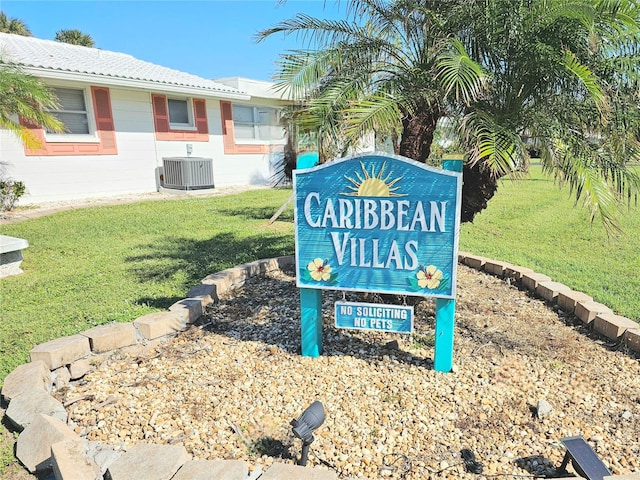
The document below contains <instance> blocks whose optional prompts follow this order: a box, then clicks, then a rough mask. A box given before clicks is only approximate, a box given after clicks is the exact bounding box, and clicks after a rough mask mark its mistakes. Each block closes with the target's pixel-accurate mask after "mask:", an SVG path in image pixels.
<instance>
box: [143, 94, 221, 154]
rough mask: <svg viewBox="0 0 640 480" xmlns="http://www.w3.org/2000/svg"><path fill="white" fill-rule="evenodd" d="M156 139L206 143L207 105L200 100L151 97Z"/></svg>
mask: <svg viewBox="0 0 640 480" xmlns="http://www.w3.org/2000/svg"><path fill="white" fill-rule="evenodd" d="M151 103H152V106H153V121H154V124H155V130H156V139H158V140H169V141H191V142H208V141H209V124H208V122H207V103H206V101H205V100H204V99H201V98H175V97H174V98H169V97H167V96H166V95H158V94H152V95H151Z"/></svg>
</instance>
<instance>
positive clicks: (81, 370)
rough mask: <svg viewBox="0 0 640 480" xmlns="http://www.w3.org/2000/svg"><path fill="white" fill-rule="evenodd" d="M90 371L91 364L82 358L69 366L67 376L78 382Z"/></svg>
mask: <svg viewBox="0 0 640 480" xmlns="http://www.w3.org/2000/svg"><path fill="white" fill-rule="evenodd" d="M91 370H92V367H91V362H90V361H89V359H87V358H82V359H80V360H77V361H75V362H73V363H71V364H70V365H69V376H70V377H71V380H78V379H79V378H82V377H84V376H85V375H86V374H87V373H89V372H90V371H91Z"/></svg>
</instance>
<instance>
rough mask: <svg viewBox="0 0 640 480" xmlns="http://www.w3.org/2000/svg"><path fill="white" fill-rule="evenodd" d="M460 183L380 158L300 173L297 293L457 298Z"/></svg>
mask: <svg viewBox="0 0 640 480" xmlns="http://www.w3.org/2000/svg"><path fill="white" fill-rule="evenodd" d="M461 177H462V174H461V173H459V172H452V171H446V170H441V169H438V168H434V167H430V166H427V165H424V164H422V163H418V162H416V161H414V160H411V159H408V158H405V157H400V156H397V155H386V154H377V153H372V154H364V155H358V156H354V157H349V158H345V159H341V160H336V161H332V162H328V163H324V164H322V165H319V166H317V167H313V168H309V169H304V170H296V171H294V195H295V208H294V217H295V229H296V233H295V235H296V269H297V275H296V277H297V286H298V287H299V288H315V289H330V290H347V291H367V292H377V293H390V294H402V295H418V296H431V297H437V298H448V299H453V298H455V287H456V267H457V263H458V262H457V256H458V234H459V230H460V228H459V227H460V208H459V207H460V202H461V198H462V178H461Z"/></svg>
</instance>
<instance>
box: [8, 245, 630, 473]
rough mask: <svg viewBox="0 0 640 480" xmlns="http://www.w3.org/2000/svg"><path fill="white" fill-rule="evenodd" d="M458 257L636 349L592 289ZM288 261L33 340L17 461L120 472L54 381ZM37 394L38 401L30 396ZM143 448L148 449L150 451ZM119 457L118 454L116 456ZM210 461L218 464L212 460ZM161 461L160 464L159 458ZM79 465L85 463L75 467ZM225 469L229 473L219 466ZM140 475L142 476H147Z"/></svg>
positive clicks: (192, 316)
mask: <svg viewBox="0 0 640 480" xmlns="http://www.w3.org/2000/svg"><path fill="white" fill-rule="evenodd" d="M458 262H459V263H462V264H464V265H467V266H469V267H471V268H474V269H476V270H482V271H484V272H486V273H489V274H491V275H495V276H498V277H502V278H510V279H511V280H512V281H513V282H515V283H516V284H518V285H519V286H520V287H522V288H526V289H528V290H530V291H531V292H532V293H534V294H536V295H537V296H538V297H540V298H543V299H544V300H546V301H547V302H548V303H550V304H552V305H558V308H561V309H562V310H563V311H565V312H567V313H569V314H572V315H574V316H575V317H576V318H578V319H579V320H580V321H581V322H582V323H583V324H585V325H587V326H589V327H590V329H591V330H593V331H595V332H597V333H599V334H601V335H603V336H605V337H606V338H609V339H610V340H615V341H620V342H622V344H624V345H625V346H626V347H627V348H629V349H630V350H632V351H634V352H637V353H640V325H638V324H637V323H635V322H634V321H633V320H631V319H628V318H625V317H622V316H619V315H615V314H614V313H613V312H612V311H611V309H609V308H608V307H606V306H605V305H602V304H599V303H597V302H594V301H593V300H592V298H591V297H590V296H588V295H586V294H584V293H581V292H575V291H573V290H571V289H570V288H569V287H567V286H566V285H563V284H561V283H557V282H553V281H552V280H551V279H550V278H549V277H547V276H546V275H543V274H539V273H536V272H534V271H533V270H531V269H528V268H524V267H518V266H515V265H511V264H509V263H507V262H501V261H497V260H491V259H488V258H486V257H482V256H477V255H472V254H470V253H466V252H460V253H459V254H458ZM292 265H295V257H294V256H284V257H276V258H271V259H264V260H257V261H255V262H251V263H246V264H243V265H238V266H237V267H233V268H229V269H227V270H223V271H220V272H217V273H214V274H211V275H208V276H207V277H205V278H204V279H203V280H202V281H201V283H200V284H199V285H196V286H194V287H193V288H191V289H190V290H189V292H188V293H187V298H185V299H183V300H180V301H178V302H176V303H174V304H173V305H172V306H171V307H169V309H168V310H167V311H166V312H156V313H151V314H148V315H145V316H142V317H139V318H137V319H135V320H134V321H133V322H131V323H115V324H108V325H101V326H98V327H94V328H91V329H89V330H87V331H85V332H82V333H80V334H77V335H72V336H69V337H62V338H59V339H55V340H52V341H50V342H46V343H43V344H39V345H36V346H35V347H34V348H33V349H32V350H31V351H30V358H31V362H30V363H26V364H23V365H20V366H19V367H17V368H16V369H15V370H14V371H13V372H11V373H10V374H9V375H7V377H6V378H5V381H4V385H3V387H2V392H1V395H2V398H3V399H4V401H5V402H7V403H8V404H9V408H7V411H6V413H5V414H6V415H7V417H8V418H9V420H11V422H12V423H14V424H15V425H16V427H17V428H18V430H22V432H21V433H20V435H19V436H18V440H17V442H16V456H17V458H18V460H19V461H20V462H21V463H22V464H23V465H24V466H25V467H26V468H27V469H28V470H29V471H30V472H32V473H33V472H36V471H40V470H46V469H49V468H52V469H53V471H54V475H55V478H56V479H57V480H76V479H80V477H78V476H77V472H79V471H81V470H82V471H84V472H85V473H84V474H83V475H84V476H83V477H82V478H83V480H85V479H89V477H87V475H89V474H88V473H86V472H93V473H94V474H95V477H94V478H95V479H96V480H101V479H102V478H103V476H104V474H105V473H106V472H107V470H108V469H109V467H110V466H111V465H115V466H114V468H115V469H116V471H117V467H118V465H119V464H120V463H123V462H124V463H125V464H126V463H127V462H133V463H134V464H135V461H136V460H135V459H133V460H132V459H131V458H127V455H128V453H125V454H123V453H122V452H116V451H115V450H113V449H111V448H110V447H108V446H103V445H101V444H96V442H88V441H87V440H84V439H82V438H81V437H80V436H79V435H77V434H76V433H75V432H74V431H73V430H72V429H71V428H70V427H69V426H68V425H67V424H66V418H67V416H66V411H65V410H64V406H63V405H61V404H60V402H58V401H57V400H56V399H55V398H53V396H51V395H49V394H50V392H51V390H52V388H53V385H54V383H57V382H61V383H62V384H64V382H69V381H70V380H73V379H78V378H81V377H82V376H84V375H85V374H86V373H87V372H88V371H89V370H90V369H91V366H90V362H89V360H88V359H89V357H90V356H91V355H102V354H105V353H107V352H110V351H113V350H117V349H120V348H125V347H128V346H132V345H136V344H142V343H145V342H149V341H153V340H156V339H162V338H164V337H167V336H170V335H176V334H178V333H179V332H181V331H183V330H185V329H186V328H187V327H188V326H189V325H191V324H193V323H194V322H195V321H197V320H198V319H199V318H200V317H201V316H202V314H203V312H204V309H205V307H206V306H208V305H211V304H213V303H215V302H218V301H219V297H220V295H222V294H223V293H225V292H226V291H228V290H229V289H231V288H232V287H235V286H238V285H241V284H243V283H244V282H245V281H246V280H248V279H249V278H252V277H255V276H258V275H264V274H266V273H269V272H272V271H278V270H282V269H283V268H285V267H290V266H292ZM45 397H47V398H45ZM34 398H35V399H41V400H40V401H37V402H34V400H33V399H34ZM43 432H46V433H47V434H46V435H45V434H44V433H43ZM132 455H133V453H132ZM145 455H147V456H148V452H147V453H145ZM158 455H159V457H167V452H165V450H164V449H158ZM175 455H176V456H177V457H176V458H177V460H175V461H174V462H173V463H172V464H171V466H170V467H167V468H171V469H172V470H173V471H172V473H170V474H168V475H167V477H166V478H173V477H174V475H177V473H176V471H177V472H178V473H179V471H180V468H182V466H183V465H186V464H189V468H194V464H193V462H196V463H198V465H200V464H201V465H202V467H203V471H208V472H211V471H213V470H214V467H215V468H216V469H218V470H216V471H219V472H221V476H218V477H217V478H219V479H220V480H234V479H236V478H238V479H239V478H245V479H246V478H247V477H246V474H244V476H242V475H238V474H237V472H238V471H242V472H245V471H247V470H248V467H247V468H244V467H246V465H245V466H244V467H242V466H239V465H238V464H237V461H235V463H229V464H225V463H224V462H225V461H221V460H216V461H205V460H197V461H192V460H191V458H190V456H189V455H187V454H186V451H185V452H182V451H178V452H175ZM121 458H123V460H120V461H119V459H121ZM165 460H166V458H165ZM215 462H218V463H216V465H215V466H214V465H213V463H215ZM220 462H222V463H220ZM158 463H159V464H160V463H161V462H160V458H159V459H158ZM176 465H177V469H176ZM274 465H281V464H277V463H276V464H274ZM80 467H82V469H81V470H78V469H79V468H80ZM118 468H119V467H118ZM283 468H284V467H283ZM286 468H288V469H289V470H290V469H292V468H296V466H294V465H287V467H286ZM298 468H300V470H299V471H298V472H297V476H296V478H299V479H300V480H305V479H317V480H333V479H336V478H337V476H336V474H335V473H334V472H331V471H328V470H323V469H317V468H316V469H308V468H304V467H298ZM125 470H126V469H125ZM269 470H271V468H270V469H269ZM269 470H267V473H268V472H269ZM276 470H277V468H276V469H275V470H274V471H273V472H272V474H275V471H276ZM225 471H226V472H227V473H224V472H225ZM287 471H288V470H287ZM234 472H236V473H234ZM113 474H115V471H114V472H109V475H113ZM257 475H260V472H257ZM110 478H111V477H110ZM207 478H208V477H207ZM252 478H258V477H256V476H254V477H252ZM264 478H266V477H264ZM269 478H271V477H269ZM273 478H276V476H274V477H273ZM113 480H117V479H116V478H114V479H113ZM139 480H146V477H145V478H140V479H139ZM149 480H154V479H151V478H149Z"/></svg>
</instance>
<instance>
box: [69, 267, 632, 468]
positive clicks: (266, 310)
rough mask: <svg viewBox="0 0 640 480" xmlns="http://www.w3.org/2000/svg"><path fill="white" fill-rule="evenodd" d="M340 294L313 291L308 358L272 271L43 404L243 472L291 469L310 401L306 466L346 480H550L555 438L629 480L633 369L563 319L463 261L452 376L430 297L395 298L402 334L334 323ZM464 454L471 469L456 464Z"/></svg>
mask: <svg viewBox="0 0 640 480" xmlns="http://www.w3.org/2000/svg"><path fill="white" fill-rule="evenodd" d="M341 299H343V294H342V293H337V292H325V293H324V294H323V302H324V312H323V317H324V322H325V325H324V352H323V355H322V356H320V357H319V358H315V359H312V358H305V357H301V356H300V354H299V351H300V321H299V304H298V293H297V289H296V287H295V278H294V277H293V276H292V272H289V273H286V272H278V273H277V274H272V275H270V276H268V277H258V278H254V279H252V280H250V281H248V282H247V283H246V284H245V285H244V286H242V287H239V288H237V289H235V290H234V291H232V292H231V293H230V294H229V295H228V297H227V298H223V299H222V301H221V302H220V303H219V304H216V305H214V306H212V307H210V308H209V309H208V311H207V314H206V316H205V317H204V318H203V322H202V325H201V326H200V327H193V328H191V329H190V330H188V331H187V332H184V333H182V334H180V335H178V336H176V337H175V338H173V339H170V340H168V341H163V342H156V343H154V344H150V345H148V346H146V348H137V349H131V350H122V351H120V352H116V353H114V354H112V355H110V356H109V357H107V358H104V359H102V361H101V362H96V363H97V365H96V368H95V370H94V371H93V372H91V373H89V374H87V375H86V376H85V378H83V379H82V380H81V381H78V382H75V383H74V384H72V385H71V386H70V387H68V388H65V389H62V390H60V391H59V392H57V393H56V395H57V396H58V397H59V398H60V399H61V401H62V402H64V403H68V404H69V406H68V408H67V409H68V411H69V415H70V422H72V424H73V425H74V427H75V430H76V431H77V432H78V433H80V434H82V435H84V436H86V438H88V439H89V440H93V441H101V442H105V443H107V444H109V445H112V446H115V447H117V448H124V449H126V446H127V445H131V444H134V443H139V442H150V443H166V444H180V445H184V446H185V447H186V449H187V451H188V452H189V453H191V454H192V455H193V456H194V457H195V458H200V459H216V458H228V459H230V458H233V459H243V460H246V461H247V462H248V463H249V465H250V468H255V467H257V466H260V467H263V468H264V467H266V466H268V465H270V464H271V463H272V462H274V461H281V462H282V461H284V462H295V461H296V458H297V457H298V456H299V454H300V448H301V444H300V440H298V439H296V438H295V437H294V436H293V434H292V432H291V426H290V425H289V422H290V421H291V420H292V419H293V418H296V417H298V416H299V415H300V413H301V412H302V411H303V410H304V409H305V408H306V407H307V406H308V405H309V404H310V403H311V402H312V401H314V400H320V401H321V402H322V403H323V405H324V408H325V410H326V417H327V418H326V421H325V423H324V424H323V425H322V426H321V427H320V428H319V429H318V430H317V431H316V433H315V441H314V443H313V444H312V445H311V452H310V455H309V463H308V465H309V466H315V465H322V466H323V468H327V469H334V470H335V471H337V472H338V474H339V477H340V478H343V479H358V478H368V479H379V478H406V479H416V480H417V479H447V478H450V479H467V478H468V479H471V478H475V479H478V478H487V477H489V476H493V475H500V474H502V475H504V477H502V478H513V477H512V476H513V475H525V476H531V475H533V474H536V475H548V476H551V475H553V474H554V473H555V467H558V466H559V465H560V463H561V461H562V457H563V455H564V448H563V447H562V445H561V444H560V443H559V440H560V439H561V438H564V437H568V436H574V435H582V436H584V437H585V439H587V440H588V441H589V443H590V444H591V445H592V447H593V448H594V450H595V451H596V452H597V454H598V456H599V457H600V458H601V459H602V460H603V461H604V462H605V464H607V465H608V466H609V468H610V470H611V471H612V472H613V473H615V474H625V473H632V472H638V471H640V444H639V439H640V361H639V359H638V358H637V356H634V355H633V354H631V353H629V352H626V351H623V350H621V349H620V348H619V347H617V346H615V345H611V344H607V343H606V341H604V340H601V339H599V338H597V337H595V336H593V335H590V334H589V332H587V331H586V330H585V329H584V327H582V326H579V325H573V319H572V318H571V317H568V316H565V315H564V314H563V313H562V312H558V311H554V309H552V308H550V307H549V306H547V305H546V304H545V303H544V302H543V301H541V300H539V299H536V298H533V297H531V296H530V295H529V294H528V293H526V292H523V291H520V290H518V289H517V288H515V287H513V286H510V285H508V284H507V283H505V282H504V281H503V280H500V279H498V278H495V277H493V276H490V275H487V274H484V273H482V272H478V271H475V270H472V269H469V268H467V267H465V266H463V265H461V266H460V267H459V269H458V297H457V311H456V331H455V335H456V337H455V357H454V363H455V366H454V371H453V372H452V373H448V374H444V373H439V372H436V371H434V370H433V362H432V359H433V331H434V308H433V302H432V301H424V300H423V301H419V302H417V301H416V299H414V298H406V299H400V301H406V302H407V303H409V304H413V303H415V327H414V333H413V334H411V335H401V334H388V333H375V332H361V331H355V330H344V329H336V328H335V327H334V326H333V321H334V320H333V303H334V301H335V300H341ZM346 299H347V300H350V301H363V298H361V297H359V296H357V295H356V294H353V293H350V294H347V295H346ZM374 300H375V299H372V298H368V299H366V300H364V301H369V302H370V301H374ZM386 301H387V302H388V301H389V299H387V300H386ZM82 398H84V400H79V399H82ZM539 401H545V402H547V403H548V404H549V405H547V407H550V411H548V409H545V411H544V415H542V413H543V412H542V411H540V412H538V409H537V406H538V402H539ZM540 417H542V418H540ZM463 448H469V449H471V450H472V451H473V452H474V453H475V456H476V459H477V460H478V461H479V462H481V463H482V464H483V474H482V475H477V474H474V473H470V472H468V471H467V470H466V468H465V465H464V463H463V462H462V460H461V455H460V451H461V449H463Z"/></svg>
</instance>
